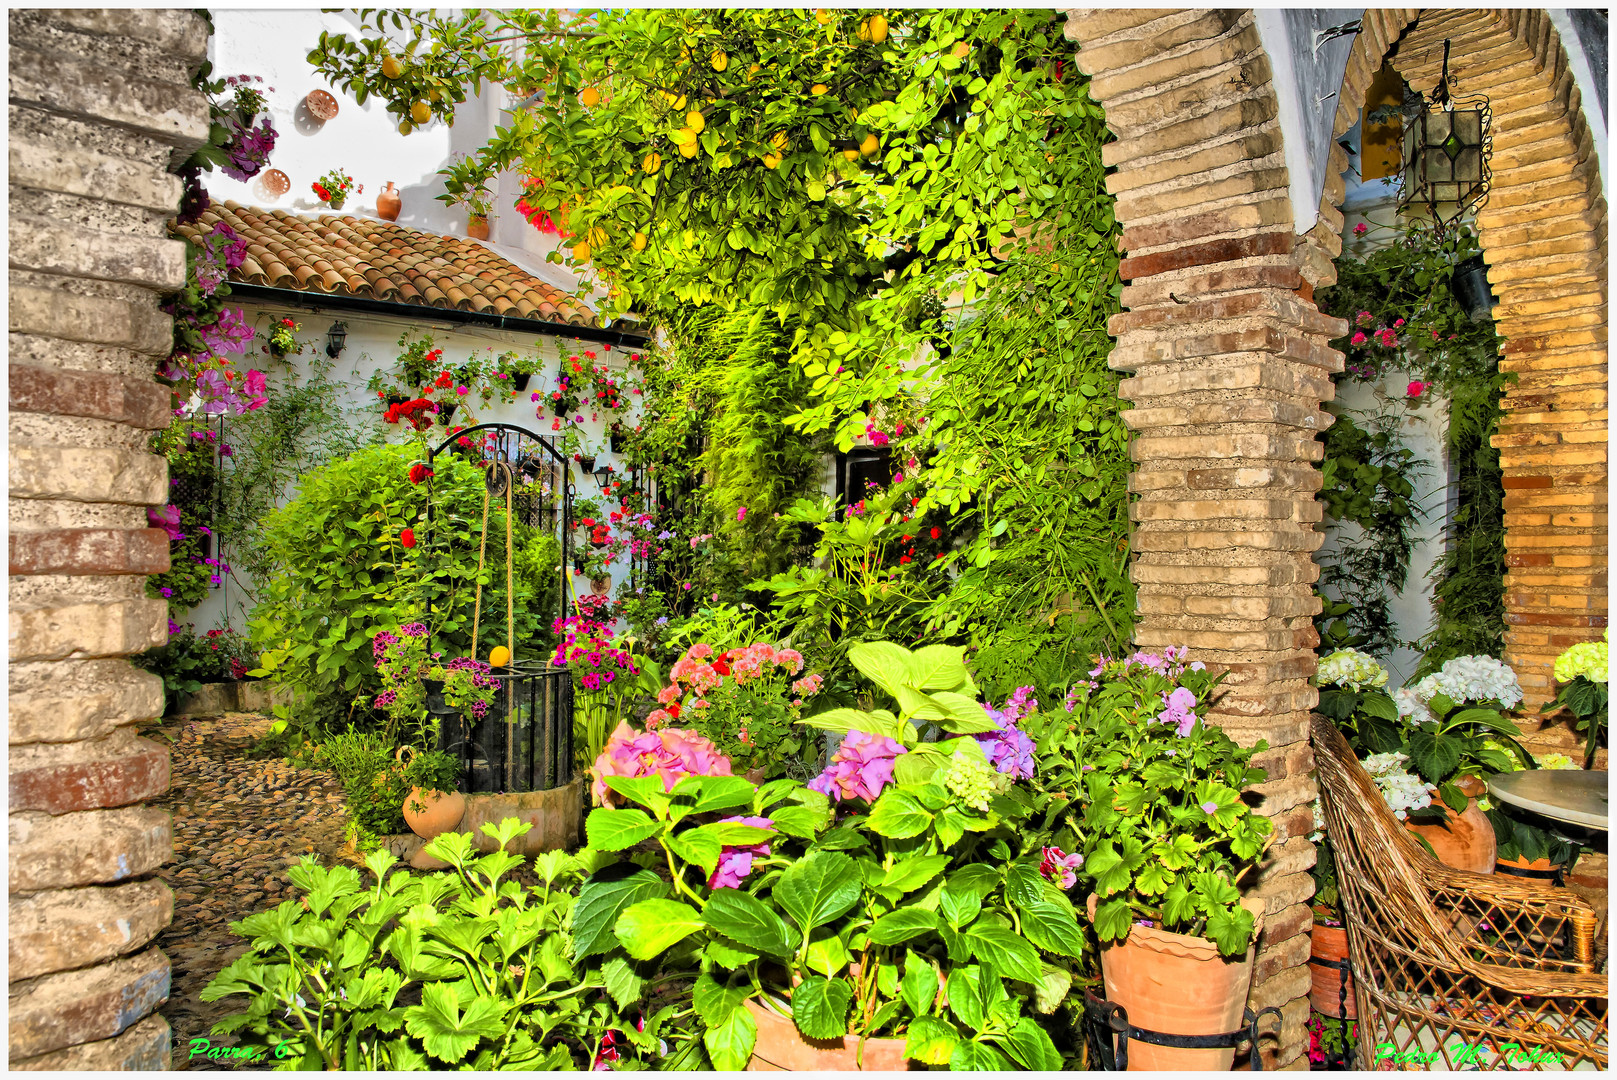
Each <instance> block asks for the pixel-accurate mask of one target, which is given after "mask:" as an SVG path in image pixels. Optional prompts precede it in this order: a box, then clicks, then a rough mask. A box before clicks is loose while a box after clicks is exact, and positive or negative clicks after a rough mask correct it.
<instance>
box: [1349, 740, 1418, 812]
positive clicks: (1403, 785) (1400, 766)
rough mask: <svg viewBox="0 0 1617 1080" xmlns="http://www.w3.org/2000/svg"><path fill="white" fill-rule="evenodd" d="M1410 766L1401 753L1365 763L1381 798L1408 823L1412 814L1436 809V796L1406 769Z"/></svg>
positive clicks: (1365, 768) (1368, 758) (1383, 756)
mask: <svg viewBox="0 0 1617 1080" xmlns="http://www.w3.org/2000/svg"><path fill="white" fill-rule="evenodd" d="M1408 763H1409V758H1408V757H1407V756H1406V755H1404V754H1400V753H1398V752H1397V751H1393V752H1392V753H1387V754H1372V755H1371V756H1370V757H1367V758H1365V759H1364V762H1363V764H1364V771H1365V772H1367V773H1369V774H1370V776H1371V777H1372V778H1373V779H1374V780H1375V782H1376V787H1378V788H1380V789H1381V797H1382V798H1383V799H1385V800H1387V807H1388V808H1389V809H1390V810H1392V813H1393V816H1394V817H1396V818H1397V819H1398V820H1399V821H1404V820H1406V819H1407V818H1408V816H1409V811H1411V810H1424V809H1425V808H1426V807H1428V806H1430V805H1432V793H1431V792H1430V791H1427V790H1426V783H1425V782H1424V781H1423V780H1421V778H1420V777H1418V776H1414V775H1411V774H1410V773H1409V772H1407V771H1406V770H1405V769H1404V766H1405V765H1406V764H1408Z"/></svg>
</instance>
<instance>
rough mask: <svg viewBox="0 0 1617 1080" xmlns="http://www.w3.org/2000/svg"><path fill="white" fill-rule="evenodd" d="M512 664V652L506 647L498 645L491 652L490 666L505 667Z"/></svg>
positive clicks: (489, 655) (489, 656) (489, 657)
mask: <svg viewBox="0 0 1617 1080" xmlns="http://www.w3.org/2000/svg"><path fill="white" fill-rule="evenodd" d="M510 662H511V650H510V649H507V648H506V647H505V646H504V645H496V646H494V648H492V649H490V650H489V654H488V666H489V667H504V666H505V665H507V664H509V663H510Z"/></svg>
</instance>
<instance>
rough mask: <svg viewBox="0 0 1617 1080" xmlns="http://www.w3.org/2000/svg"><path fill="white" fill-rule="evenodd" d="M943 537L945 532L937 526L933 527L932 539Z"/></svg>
mask: <svg viewBox="0 0 1617 1080" xmlns="http://www.w3.org/2000/svg"><path fill="white" fill-rule="evenodd" d="M942 535H943V530H942V529H940V528H938V527H937V526H936V525H934V526H932V539H934V540H936V539H938V538H939V537H940V536H942Z"/></svg>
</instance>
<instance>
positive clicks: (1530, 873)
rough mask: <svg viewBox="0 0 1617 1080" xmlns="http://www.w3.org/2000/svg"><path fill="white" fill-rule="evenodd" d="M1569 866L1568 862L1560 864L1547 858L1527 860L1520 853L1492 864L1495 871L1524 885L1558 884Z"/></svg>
mask: <svg viewBox="0 0 1617 1080" xmlns="http://www.w3.org/2000/svg"><path fill="white" fill-rule="evenodd" d="M1570 868H1571V864H1570V863H1568V864H1565V865H1562V864H1558V863H1552V862H1550V860H1549V859H1532V860H1528V859H1524V858H1522V857H1521V856H1520V855H1518V856H1516V857H1515V858H1514V859H1500V860H1499V861H1498V862H1497V863H1495V864H1494V871H1495V873H1500V874H1509V875H1510V876H1511V877H1514V878H1519V879H1521V881H1522V883H1523V884H1526V885H1545V886H1549V885H1559V884H1561V882H1562V881H1563V880H1564V879H1565V875H1566V872H1567V870H1569V869H1570Z"/></svg>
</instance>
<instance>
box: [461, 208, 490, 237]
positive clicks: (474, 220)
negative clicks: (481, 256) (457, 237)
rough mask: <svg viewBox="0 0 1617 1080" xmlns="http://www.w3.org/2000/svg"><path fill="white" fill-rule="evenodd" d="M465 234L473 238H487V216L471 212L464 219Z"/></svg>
mask: <svg viewBox="0 0 1617 1080" xmlns="http://www.w3.org/2000/svg"><path fill="white" fill-rule="evenodd" d="M466 235H467V236H469V237H471V238H472V239H473V240H487V239H488V218H486V217H484V216H482V215H481V214H473V215H472V216H471V217H469V218H467V219H466Z"/></svg>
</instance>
